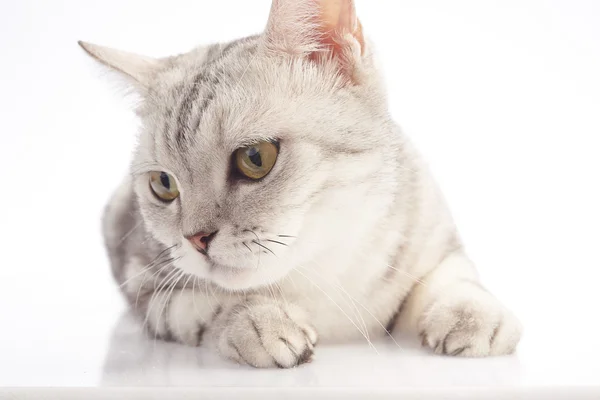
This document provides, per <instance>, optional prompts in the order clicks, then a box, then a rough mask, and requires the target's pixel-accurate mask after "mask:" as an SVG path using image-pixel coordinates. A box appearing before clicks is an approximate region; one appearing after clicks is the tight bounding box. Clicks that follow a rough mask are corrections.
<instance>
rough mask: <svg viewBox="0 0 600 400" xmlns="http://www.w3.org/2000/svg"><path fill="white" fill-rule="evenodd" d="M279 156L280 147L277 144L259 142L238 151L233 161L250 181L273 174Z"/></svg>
mask: <svg viewBox="0 0 600 400" xmlns="http://www.w3.org/2000/svg"><path fill="white" fill-rule="evenodd" d="M278 154H279V147H278V146H277V144H276V143H271V142H259V143H257V144H254V145H252V146H248V147H242V148H239V149H237V150H236V151H235V153H234V157H233V159H234V163H235V167H236V168H237V170H238V171H239V172H240V173H241V174H242V175H244V176H245V177H247V178H250V179H260V178H264V177H265V176H267V174H268V173H269V172H271V170H272V169H273V166H274V165H275V161H277V155H278Z"/></svg>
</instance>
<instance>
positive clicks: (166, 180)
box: [160, 172, 171, 190]
mask: <svg viewBox="0 0 600 400" xmlns="http://www.w3.org/2000/svg"><path fill="white" fill-rule="evenodd" d="M160 183H162V185H163V186H164V187H165V188H166V189H167V190H170V189H171V181H170V180H169V175H167V174H165V173H164V172H161V173H160Z"/></svg>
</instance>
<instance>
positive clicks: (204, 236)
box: [185, 231, 217, 254]
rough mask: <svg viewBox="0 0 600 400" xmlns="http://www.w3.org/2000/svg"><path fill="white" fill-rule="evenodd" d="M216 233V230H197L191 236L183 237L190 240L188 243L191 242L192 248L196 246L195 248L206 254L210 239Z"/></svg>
mask: <svg viewBox="0 0 600 400" xmlns="http://www.w3.org/2000/svg"><path fill="white" fill-rule="evenodd" d="M216 235H217V231H214V232H212V233H206V232H198V233H195V234H193V235H191V236H186V237H185V238H186V239H187V240H189V241H190V243H191V244H192V246H194V248H196V250H198V251H199V252H200V253H203V254H206V251H207V250H208V245H209V243H210V242H211V240H213V239H214V237H215V236H216Z"/></svg>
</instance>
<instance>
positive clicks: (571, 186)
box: [0, 0, 600, 386]
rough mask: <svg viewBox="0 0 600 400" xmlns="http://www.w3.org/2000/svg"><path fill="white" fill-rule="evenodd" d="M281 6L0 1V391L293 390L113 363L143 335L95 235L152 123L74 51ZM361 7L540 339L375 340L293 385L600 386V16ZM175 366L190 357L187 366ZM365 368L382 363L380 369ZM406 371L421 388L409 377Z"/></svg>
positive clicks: (456, 6)
mask: <svg viewBox="0 0 600 400" xmlns="http://www.w3.org/2000/svg"><path fill="white" fill-rule="evenodd" d="M269 3H270V1H269V0H260V1H259V0H220V1H216V0H213V1H202V0H193V1H192V0H189V1H185V0H174V1H169V2H167V1H149V0H145V1H142V0H137V1H134V0H118V1H117V0H105V1H102V2H96V1H81V0H80V1H75V0H63V1H41V0H39V1H32V0H21V1H10V2H9V1H3V2H2V4H1V5H0V57H1V62H0V77H1V79H2V85H1V86H0V116H1V118H0V250H2V252H1V257H0V285H1V289H0V386H2V385H9V386H10V385H17V386H21V385H38V386H40V385H42V386H43V385H46V386H54V385H68V386H71V385H75V386H90V385H98V384H100V383H105V384H106V383H107V382H108V383H109V384H110V379H109V380H108V381H107V378H106V376H107V375H110V376H117V377H118V376H119V374H121V377H122V381H121V382H120V383H121V384H122V383H123V382H125V383H127V384H152V383H154V384H193V383H194V382H195V383H198V384H211V383H212V384H224V385H227V384H230V385H233V384H248V385H252V384H258V385H260V384H265V385H268V384H286V382H288V383H289V382H290V381H289V380H285V379H284V380H282V381H281V380H280V377H281V376H284V375H268V373H265V374H267V375H247V376H246V377H244V375H243V374H246V373H247V374H251V372H248V371H245V372H240V374H238V375H236V378H235V380H232V379H233V378H231V375H228V373H229V372H227V371H230V370H231V369H233V368H234V367H232V366H231V365H230V364H220V367H219V368H221V369H220V371H226V372H227V373H226V374H222V375H219V373H218V371H217V372H215V370H214V369H211V367H210V363H208V364H207V362H206V361H204V364H203V365H204V368H205V370H208V371H211V372H210V373H207V372H206V371H205V375H203V377H204V378H203V379H200V380H195V379H197V378H194V377H197V376H196V374H195V372H196V369H195V368H198V366H197V365H195V363H194V362H190V361H189V355H190V354H193V353H194V352H195V350H192V349H180V348H177V349H172V348H168V349H167V350H164V349H162V348H161V345H160V344H159V345H154V350H152V351H154V353H153V354H159V353H160V352H161V351H164V352H165V354H166V356H165V357H163V358H161V357H155V358H154V359H153V360H151V361H148V362H149V363H152V365H153V367H152V368H153V370H154V372H153V373H154V374H155V375H152V378H151V379H150V378H148V379H147V380H146V381H144V379H142V378H139V376H137V375H136V372H135V370H136V368H138V370H139V368H141V367H140V364H139V363H138V364H135V363H133V365H134V366H133V367H128V366H127V365H128V364H127V363H125V362H122V363H121V362H119V363H117V365H120V368H122V370H119V368H118V367H117V368H116V370H115V371H116V372H115V371H113V370H110V368H113V367H111V366H107V367H106V368H105V367H104V365H105V360H106V359H107V357H108V359H110V352H111V351H112V352H114V351H117V353H119V352H120V353H123V354H132V356H131V357H130V358H132V359H135V357H136V355H135V354H134V353H135V350H134V349H135V348H138V347H139V346H140V341H141V340H142V339H139V340H138V341H137V342H135V340H134V339H131V337H135V336H127V335H125V336H126V337H127V338H129V339H128V340H130V341H131V340H133V341H134V342H135V343H129V342H126V341H125V342H124V341H123V340H121V342H119V340H117V342H119V343H117V344H115V339H114V338H113V340H112V342H111V341H110V337H111V334H112V333H113V329H114V332H115V333H118V332H120V331H119V330H120V329H121V330H125V331H126V332H128V331H127V329H129V328H127V326H128V325H127V323H123V322H122V323H117V319H118V318H119V317H120V316H121V312H122V309H123V303H122V301H121V298H120V297H119V295H118V291H117V289H116V287H115V286H116V285H114V284H113V282H112V279H111V277H110V274H109V267H108V262H107V260H106V257H105V254H104V249H103V246H102V239H101V236H100V233H99V232H100V225H99V221H100V214H101V211H102V208H103V206H104V204H105V202H106V200H107V198H108V196H109V195H110V193H111V191H112V190H113V189H114V188H115V186H116V185H117V184H118V182H119V181H120V179H121V178H122V176H123V174H125V173H126V169H127V165H128V162H129V158H130V154H131V151H132V149H133V146H134V143H135V134H136V127H137V121H136V119H135V117H134V115H133V113H132V112H131V101H128V100H127V99H124V97H123V96H122V94H123V91H122V90H120V89H119V87H118V86H116V85H115V84H114V81H113V80H111V78H112V76H110V75H108V74H105V73H104V72H103V70H102V69H101V68H99V67H98V66H96V65H95V64H94V63H93V62H92V61H91V60H90V59H88V58H87V57H86V56H85V55H84V53H83V52H82V51H81V50H80V49H79V48H78V46H77V45H76V41H77V40H78V39H82V40H86V41H91V42H96V43H100V44H104V45H109V46H113V47H119V48H122V49H125V50H130V51H135V52H139V53H143V54H148V55H155V56H161V55H169V54H173V53H178V52H184V51H186V50H188V49H190V48H192V47H193V46H195V45H198V44H203V43H210V42H214V41H222V40H229V39H234V38H237V37H240V36H245V35H248V34H251V33H255V32H258V31H260V30H262V28H263V27H264V24H265V22H266V18H267V14H268V9H269ZM357 7H358V12H359V16H360V18H361V20H362V22H363V25H364V30H365V33H366V34H367V35H368V36H369V37H370V38H371V39H372V40H373V41H374V42H375V44H376V45H377V50H378V55H379V58H380V60H381V64H382V66H383V70H384V73H385V76H386V80H387V83H388V87H389V95H390V109H391V112H392V114H393V115H394V116H395V118H396V119H397V120H398V122H399V123H400V124H401V126H402V127H403V129H404V130H405V131H406V133H407V134H408V135H409V136H410V137H411V138H412V139H413V140H414V141H415V142H416V143H417V145H418V146H419V148H420V149H421V151H422V152H423V153H424V155H425V157H426V159H427V160H428V161H429V163H430V165H431V167H432V169H433V171H434V173H435V175H436V177H437V179H438V181H439V182H440V185H441V186H442V187H443V190H444V192H445V194H446V197H447V199H448V201H449V202H450V205H451V207H452V209H453V212H454V215H455V217H456V220H457V223H458V225H459V228H460V231H461V233H462V236H463V238H464V240H465V242H466V243H467V246H468V250H469V252H470V254H471V256H472V258H473V259H474V260H475V261H476V263H477V264H478V265H479V269H480V271H481V275H482V279H483V281H484V283H485V284H486V285H487V286H488V287H489V288H490V289H491V290H492V291H493V292H494V293H495V294H497V295H498V297H500V298H501V299H502V300H503V301H504V302H505V303H507V304H508V305H509V306H510V307H511V308H512V309H513V310H515V312H516V313H517V314H518V316H519V317H520V318H521V319H522V320H523V322H524V325H525V336H524V339H523V342H522V345H521V347H520V348H519V352H518V355H517V356H514V357H509V358H505V359H502V360H493V361H483V360H477V361H468V362H467V363H465V362H462V361H453V360H451V361H450V360H443V361H441V360H440V361H431V360H432V358H431V357H429V358H428V356H426V355H425V353H424V352H423V353H421V352H419V351H418V350H415V351H414V353H410V354H412V356H410V357H412V358H410V357H409V358H408V360H413V361H411V362H409V363H406V362H403V363H402V365H398V362H399V361H397V360H406V359H407V358H404V359H403V357H405V356H404V355H403V354H402V353H401V352H400V353H398V352H397V351H394V350H397V349H394V348H391V349H387V347H386V345H382V346H383V347H382V349H383V351H381V353H382V355H380V356H377V355H372V354H371V353H369V352H367V351H366V350H368V349H367V347H366V346H363V345H360V346H357V347H356V348H354V349H346V350H344V351H343V352H341V351H340V352H337V351H338V350H336V349H327V348H324V349H321V354H322V355H321V358H319V356H318V357H317V359H316V360H315V362H314V363H313V364H312V365H311V366H310V367H308V368H307V369H305V370H304V371H305V372H304V373H302V372H300V370H299V372H289V373H288V372H286V374H288V375H285V376H287V377H288V378H289V379H291V381H292V382H294V384H298V385H304V384H306V385H322V386H330V385H345V384H348V385H356V384H357V382H356V380H355V378H356V376H357V374H358V376H361V377H363V378H364V379H366V382H367V383H366V384H367V385H368V384H369V382H371V383H372V384H373V385H380V386H385V385H395V384H400V385H410V384H415V385H421V386H427V385H434V386H435V385H453V384H460V383H461V381H460V379H459V382H458V383H456V379H457V377H458V376H462V377H464V376H465V375H469V376H470V378H469V379H467V380H466V381H463V382H462V384H464V385H475V384H477V382H478V381H481V383H482V384H503V383H508V384H511V385H512V384H514V385H550V386H552V385H568V384H576V385H582V384H596V385H598V384H599V381H600V378H599V377H600V372H598V371H600V361H599V360H600V358H599V356H600V349H599V348H598V338H599V337H600V322H599V318H598V315H600V312H599V311H598V308H599V306H600V293H599V292H600V288H599V287H598V285H599V281H600V272H599V271H600V233H599V230H600V178H599V173H600V157H599V153H600V22H599V21H600V2H597V1H594V0H587V1H586V0H575V1H574V0H561V1H559V0H553V1H550V0H548V1H542V0H539V1H535V0H503V1H491V0H488V1H481V0H472V1H465V0H454V1H451V2H450V1H445V0H437V1H434V0H410V1H405V0H402V1H399V0H387V1H383V0H381V1H374V0H371V1H368V0H357ZM131 329H133V328H131ZM140 338H141V336H140ZM124 343H125V344H124ZM127 343H129V344H127ZM136 346H137V347H136ZM157 348H158V350H157ZM115 349H116V350H115ZM161 349H162V350H161ZM386 349H387V350H386ZM109 350H110V351H109ZM144 351H146V350H143V351H142V352H144ZM386 351H387V353H386ZM176 352H179V353H177V354H179V355H180V356H181V357H180V358H182V359H186V360H187V361H185V362H184V361H182V360H181V359H177V358H176V359H173V357H172V354H174V353H176ZM336 352H337V353H336ZM107 353H108V354H109V355H108V356H107ZM186 357H187V358H186ZM343 357H346V358H347V360H344V358H343ZM348 357H350V358H348ZM352 357H359V358H360V359H361V360H363V361H364V360H368V366H369V367H368V368H369V370H368V371H363V370H361V369H360V368H359V367H356V365H355V364H354V362H353V361H355V358H352ZM363 357H364V358H363ZM369 357H370V358H369ZM165 359H168V360H169V361H168V362H165ZM173 360H174V361H173ZM194 360H195V359H194ZM423 360H428V361H427V362H424V361H423ZM448 363H450V364H448ZM453 363H456V364H453ZM106 364H107V365H111V363H110V362H107V363H106ZM136 365H137V366H136ZM362 365H364V363H363V364H362ZM127 368H130V369H129V370H127ZM319 368H321V369H319ZM327 368H330V369H329V370H328V369H327ZM340 368H341V371H344V372H343V373H338V374H335V373H329V374H328V372H327V371H329V372H332V371H335V370H336V369H340ZM352 368H358V372H355V373H354V372H353V369H352ZM371 368H374V369H375V370H372V369H371ZM377 368H379V371H377ZM395 368H397V369H396V370H395ZM419 368H420V369H419ZM236 371H237V370H236ZM306 371H309V372H306ZM402 371H403V372H402ZM407 371H412V373H411V374H409V376H410V379H405V380H399V378H398V376H400V375H403V376H406V375H407V374H406V372H407ZM462 372H464V374H462ZM211 373H212V374H211ZM282 373H283V372H280V374H282ZM290 373H291V374H294V373H296V374H300V375H289V374H290ZM207 374H208V375H207ZM302 374H304V375H302ZM136 376H137V377H136ZM207 376H208V377H210V379H208V378H207ZM228 376H230V377H229V378H228ZM248 376H251V377H252V378H247V377H248ZM258 376H260V377H261V378H260V379H257V378H256V377H258ZM131 377H136V378H131ZM182 377H187V378H182ZM269 377H272V378H269ZM311 379H312V380H311ZM314 379H316V382H317V383H315V381H314ZM117 380H118V379H117ZM150 380H153V381H152V382H150ZM113 383H114V382H113Z"/></svg>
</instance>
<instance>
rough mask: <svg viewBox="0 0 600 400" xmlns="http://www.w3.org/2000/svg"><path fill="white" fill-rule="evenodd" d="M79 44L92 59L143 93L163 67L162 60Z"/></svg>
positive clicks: (95, 45)
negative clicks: (119, 75) (125, 79)
mask: <svg viewBox="0 0 600 400" xmlns="http://www.w3.org/2000/svg"><path fill="white" fill-rule="evenodd" d="M77 43H78V44H79V45H80V46H81V48H83V49H84V50H85V51H86V52H87V53H88V54H89V55H90V56H92V58H94V59H95V60H97V61H98V62H100V63H102V64H104V65H106V66H107V67H109V68H110V69H111V70H113V71H115V72H118V73H119V74H121V75H122V76H124V77H125V78H127V80H129V81H130V82H131V83H132V84H133V85H134V86H135V87H136V88H137V89H138V90H141V91H145V90H147V89H148V87H149V85H150V81H151V79H152V77H153V76H154V74H156V72H157V71H159V70H160V69H161V67H162V60H160V59H155V58H151V57H146V56H142V55H139V54H134V53H129V52H126V51H121V50H117V49H112V48H110V47H104V46H99V45H97V44H92V43H87V42H82V41H79V42H77Z"/></svg>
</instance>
